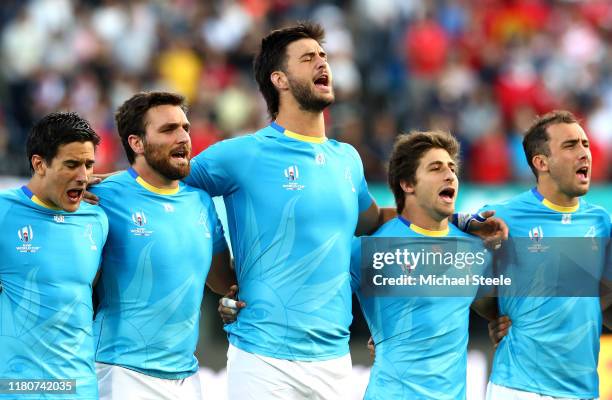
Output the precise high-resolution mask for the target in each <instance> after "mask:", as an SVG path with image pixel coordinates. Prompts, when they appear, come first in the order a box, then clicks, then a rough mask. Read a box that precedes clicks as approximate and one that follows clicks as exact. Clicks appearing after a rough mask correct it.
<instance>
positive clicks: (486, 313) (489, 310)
mask: <svg viewBox="0 0 612 400" xmlns="http://www.w3.org/2000/svg"><path fill="white" fill-rule="evenodd" d="M471 308H472V310H474V311H475V312H476V314H478V315H480V316H481V317H482V318H484V319H486V320H487V321H491V320H494V319H495V318H497V317H498V316H499V309H498V307H497V299H496V298H495V297H484V298H482V299H478V300H474V302H473V303H472V307H471Z"/></svg>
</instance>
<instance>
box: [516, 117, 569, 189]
mask: <svg viewBox="0 0 612 400" xmlns="http://www.w3.org/2000/svg"><path fill="white" fill-rule="evenodd" d="M574 123H575V124H577V123H578V119H576V117H575V116H574V114H572V113H571V112H569V111H565V110H554V111H551V112H549V113H547V114H544V115H542V116H540V117H537V118H536V119H535V121H533V123H532V124H531V126H530V127H529V128H528V129H527V132H526V133H525V137H524V138H523V150H525V157H527V164H529V168H531V171H532V172H533V174H534V175H535V177H536V179H537V178H538V170H537V169H536V168H535V167H534V165H533V157H534V156H537V155H538V154H543V155H545V156H549V155H550V146H549V144H548V141H549V140H550V135H549V134H548V132H547V129H548V127H549V126H551V125H557V124H574Z"/></svg>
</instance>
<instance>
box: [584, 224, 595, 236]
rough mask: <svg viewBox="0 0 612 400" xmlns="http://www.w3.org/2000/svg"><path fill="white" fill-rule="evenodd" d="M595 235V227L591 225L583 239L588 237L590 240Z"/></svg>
mask: <svg viewBox="0 0 612 400" xmlns="http://www.w3.org/2000/svg"><path fill="white" fill-rule="evenodd" d="M595 233H596V230H595V227H594V226H593V225H591V227H590V228H589V230H588V231H587V232H586V233H585V234H584V237H590V238H592V237H595Z"/></svg>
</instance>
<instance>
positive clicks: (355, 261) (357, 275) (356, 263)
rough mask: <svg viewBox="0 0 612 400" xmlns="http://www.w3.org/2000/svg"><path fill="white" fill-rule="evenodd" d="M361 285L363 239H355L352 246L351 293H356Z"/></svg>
mask: <svg viewBox="0 0 612 400" xmlns="http://www.w3.org/2000/svg"><path fill="white" fill-rule="evenodd" d="M360 285H361V239H360V238H358V237H353V241H352V244H351V291H353V292H356V291H358V290H359V287H360Z"/></svg>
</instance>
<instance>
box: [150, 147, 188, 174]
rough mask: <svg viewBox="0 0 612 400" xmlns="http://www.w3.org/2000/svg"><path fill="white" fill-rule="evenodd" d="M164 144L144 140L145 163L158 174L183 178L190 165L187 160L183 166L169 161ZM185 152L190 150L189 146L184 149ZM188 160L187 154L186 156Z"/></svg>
mask: <svg viewBox="0 0 612 400" xmlns="http://www.w3.org/2000/svg"><path fill="white" fill-rule="evenodd" d="M164 147H165V146H162V145H157V144H151V143H147V141H146V140H145V141H144V157H145V160H146V161H147V164H149V166H151V168H153V169H154V170H155V171H157V172H158V173H159V174H160V175H162V176H164V177H165V178H167V179H170V180H177V179H183V178H185V177H186V176H187V175H189V171H190V168H191V165H190V163H189V162H187V164H186V165H183V166H174V165H172V163H171V161H170V160H171V155H170V153H167V152H166V151H165V150H164ZM185 151H186V152H187V153H190V152H191V148H190V146H189V147H187V148H186V149H185ZM187 160H188V161H189V156H187Z"/></svg>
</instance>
